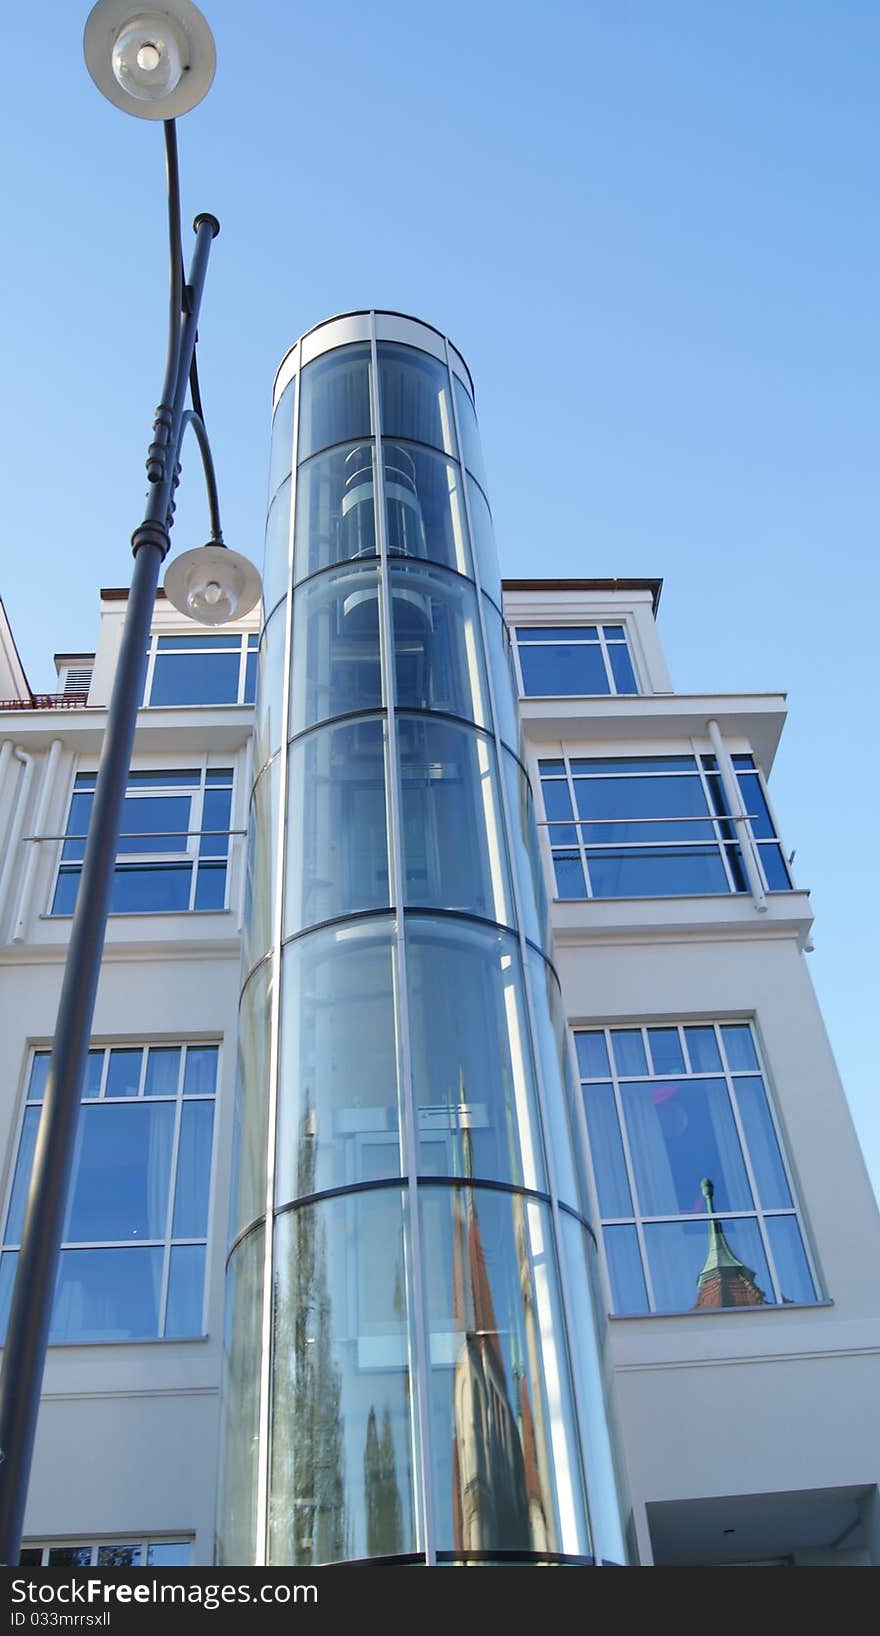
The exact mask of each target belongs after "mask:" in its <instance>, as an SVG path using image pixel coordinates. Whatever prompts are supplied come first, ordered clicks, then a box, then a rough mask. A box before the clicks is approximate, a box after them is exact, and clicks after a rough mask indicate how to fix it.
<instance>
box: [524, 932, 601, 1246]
mask: <svg viewBox="0 0 880 1636" xmlns="http://www.w3.org/2000/svg"><path fill="white" fill-rule="evenodd" d="M528 963H529V973H530V976H531V981H532V996H533V1005H532V1013H533V1018H534V1024H535V1033H536V1035H537V1047H538V1052H539V1054H540V1059H541V1080H542V1083H543V1087H544V1114H545V1117H546V1120H547V1143H548V1146H549V1148H550V1152H551V1153H552V1154H553V1164H554V1170H555V1179H556V1194H557V1197H558V1198H560V1199H562V1200H563V1201H564V1203H566V1204H572V1205H574V1208H575V1209H576V1210H579V1211H580V1212H581V1215H584V1216H586V1215H589V1214H590V1213H591V1212H590V1209H589V1194H588V1193H587V1189H586V1183H585V1179H584V1175H583V1168H582V1165H581V1164H580V1163H579V1162H578V1161H579V1159H580V1137H579V1132H578V1128H577V1125H576V1124H575V1108H574V1102H573V1095H574V1093H573V1091H572V1084H571V1074H570V1070H569V1065H568V1039H567V1035H566V1022H565V1011H564V1010H563V1006H562V995H561V994H560V992H559V985H558V984H557V981H556V977H555V976H554V973H553V971H552V970H551V968H550V966H548V964H547V962H546V960H544V959H543V958H542V957H541V955H540V954H538V952H537V950H536V949H532V948H530V949H529V951H528Z"/></svg>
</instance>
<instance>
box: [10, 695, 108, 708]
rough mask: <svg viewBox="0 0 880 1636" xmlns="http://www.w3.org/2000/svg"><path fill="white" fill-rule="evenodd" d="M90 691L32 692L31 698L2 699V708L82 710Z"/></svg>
mask: <svg viewBox="0 0 880 1636" xmlns="http://www.w3.org/2000/svg"><path fill="white" fill-rule="evenodd" d="M87 698H88V693H86V692H83V693H32V694H31V696H30V698H29V699H0V710H82V709H83V707H84V705H85V703H86V700H87Z"/></svg>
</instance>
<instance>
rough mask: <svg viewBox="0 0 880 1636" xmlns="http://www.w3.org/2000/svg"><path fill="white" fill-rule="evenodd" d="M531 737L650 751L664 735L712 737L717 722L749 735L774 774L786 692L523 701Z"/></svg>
mask: <svg viewBox="0 0 880 1636" xmlns="http://www.w3.org/2000/svg"><path fill="white" fill-rule="evenodd" d="M519 716H520V721H521V723H522V729H523V733H524V735H525V738H526V741H527V742H528V743H529V744H533V745H535V746H536V747H538V748H539V749H540V748H541V747H542V746H543V745H545V744H548V743H551V742H553V741H555V742H557V743H558V741H559V740H560V739H564V740H567V741H569V742H571V743H575V742H577V741H579V740H587V741H589V743H590V744H601V743H605V742H613V741H615V740H623V741H625V742H627V743H630V742H632V743H633V744H639V745H644V746H645V748H646V750H647V751H650V747H651V745H652V743H653V742H654V741H656V740H657V739H661V738H669V739H677V740H681V739H685V738H698V739H705V738H707V737H708V726H707V723H708V722H709V721H711V720H713V719H714V720H716V721H717V722H718V723H719V725H720V727H721V731H722V733H723V735H724V737H725V738H732V739H735V738H741V739H745V740H746V741H747V742H748V743H749V744H750V745H751V747H752V750H753V752H754V755H755V759H756V761H757V762H758V764H759V766H761V767H762V768H763V770H764V772H765V773H769V771H770V768H771V767H772V765H773V758H774V756H775V754H776V751H777V748H778V746H779V740H780V737H781V735H782V729H783V726H784V725H785V716H786V704H785V694H784V693H636V694H626V695H616V696H614V695H605V694H601V695H590V696H589V697H578V698H554V699H551V698H544V699H534V698H532V699H520V701H519Z"/></svg>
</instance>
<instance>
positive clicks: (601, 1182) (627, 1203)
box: [584, 1085, 632, 1217]
mask: <svg viewBox="0 0 880 1636" xmlns="http://www.w3.org/2000/svg"><path fill="white" fill-rule="evenodd" d="M584 1104H585V1107H586V1110H587V1125H588V1127H589V1132H590V1149H591V1151H592V1154H593V1168H594V1172H595V1176H596V1189H597V1191H598V1194H599V1209H600V1210H601V1212H602V1215H603V1216H606V1217H613V1216H631V1215H632V1199H631V1198H630V1191H629V1182H628V1180H627V1175H626V1164H625V1162H624V1157H623V1143H622V1142H621V1140H620V1126H619V1124H618V1122H617V1109H616V1107H615V1104H614V1091H613V1088H612V1087H611V1086H610V1085H587V1086H586V1087H585V1090H584Z"/></svg>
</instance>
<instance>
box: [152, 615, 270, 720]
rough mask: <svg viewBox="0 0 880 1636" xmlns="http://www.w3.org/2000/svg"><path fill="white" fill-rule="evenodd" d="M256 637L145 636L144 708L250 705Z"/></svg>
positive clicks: (206, 634) (253, 690) (254, 684)
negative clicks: (146, 645)
mask: <svg viewBox="0 0 880 1636" xmlns="http://www.w3.org/2000/svg"><path fill="white" fill-rule="evenodd" d="M259 645H260V638H259V636H256V635H248V634H247V633H242V634H240V635H238V636H220V635H215V633H214V631H212V630H206V631H204V632H203V633H202V634H201V635H199V636H159V635H158V633H156V632H155V631H154V633H153V635H152V636H151V638H150V646H149V650H148V653H149V657H148V660H147V685H146V691H145V693H144V704H150V705H163V704H164V705H167V704H253V702H254V695H255V693H256V687H257V648H258V647H259Z"/></svg>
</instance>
